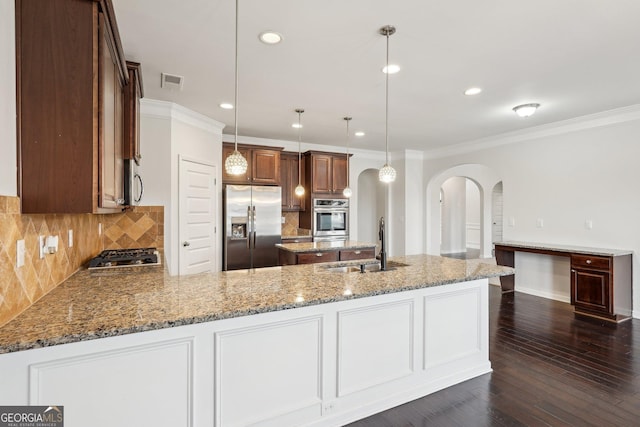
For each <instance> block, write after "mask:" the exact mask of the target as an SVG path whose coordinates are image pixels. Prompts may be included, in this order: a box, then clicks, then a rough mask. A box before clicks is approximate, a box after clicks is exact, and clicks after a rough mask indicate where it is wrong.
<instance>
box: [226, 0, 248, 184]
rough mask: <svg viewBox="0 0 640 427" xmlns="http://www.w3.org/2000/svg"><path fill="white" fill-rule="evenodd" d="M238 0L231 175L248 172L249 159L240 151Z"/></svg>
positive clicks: (229, 167) (228, 158)
mask: <svg viewBox="0 0 640 427" xmlns="http://www.w3.org/2000/svg"><path fill="white" fill-rule="evenodd" d="M238 10H239V9H238V0H236V39H235V98H234V104H233V105H234V107H235V108H234V118H233V122H234V123H233V125H234V126H233V127H234V128H235V139H234V143H235V149H234V150H233V153H231V155H230V156H229V157H227V158H226V159H225V161H224V170H225V171H226V172H227V174H229V175H243V174H245V173H247V167H248V166H249V165H248V163H247V159H245V158H244V156H243V155H242V154H240V152H239V151H238Z"/></svg>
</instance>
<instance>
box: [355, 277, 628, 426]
mask: <svg viewBox="0 0 640 427" xmlns="http://www.w3.org/2000/svg"><path fill="white" fill-rule="evenodd" d="M489 333H490V359H491V363H492V367H493V372H492V373H491V374H486V375H483V376H481V377H478V378H474V379H472V380H469V381H466V382H464V383H462V384H458V385H456V386H453V387H450V388H448V389H445V390H442V391H440V392H437V393H434V394H431V395H429V396H426V397H423V398H421V399H418V400H415V401H412V402H409V403H407V404H405V405H401V406H398V407H396V408H393V409H390V410H388V411H385V412H381V413H379V414H376V415H374V416H372V417H369V418H366V419H363V420H360V421H358V422H356V423H353V424H350V426H351V427H364V426H366V427H383V426H385V427H386V426H394V427H395V426H446V427H450V426H464V427H467V426H471V427H480V426H580V427H582V426H598V427H604V426H625V427H626V426H629V427H631V426H640V321H639V320H630V321H627V322H624V323H621V324H619V325H618V326H611V325H605V324H602V323H599V322H594V321H585V320H579V319H575V318H574V316H573V307H572V306H571V305H569V304H566V303H561V302H557V301H552V300H548V299H545V298H538V297H534V296H531V295H526V294H521V293H518V292H516V293H511V294H505V295H502V294H501V293H500V290H499V288H498V287H496V286H490V331H489Z"/></svg>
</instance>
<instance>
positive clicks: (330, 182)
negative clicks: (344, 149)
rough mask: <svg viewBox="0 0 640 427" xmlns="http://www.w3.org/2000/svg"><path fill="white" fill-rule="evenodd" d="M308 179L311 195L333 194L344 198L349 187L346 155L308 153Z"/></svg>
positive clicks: (306, 158)
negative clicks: (345, 190)
mask: <svg viewBox="0 0 640 427" xmlns="http://www.w3.org/2000/svg"><path fill="white" fill-rule="evenodd" d="M304 154H305V163H306V165H307V171H306V178H307V182H308V183H310V184H311V185H310V187H311V193H318V194H331V195H335V196H339V197H342V191H343V190H344V189H345V187H346V186H347V158H346V155H345V154H339V153H325V152H318V151H307V152H306V153H304Z"/></svg>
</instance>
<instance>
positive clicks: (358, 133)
mask: <svg viewBox="0 0 640 427" xmlns="http://www.w3.org/2000/svg"><path fill="white" fill-rule="evenodd" d="M354 135H355V136H364V132H362V131H361V130H359V131H358V132H356V133H354Z"/></svg>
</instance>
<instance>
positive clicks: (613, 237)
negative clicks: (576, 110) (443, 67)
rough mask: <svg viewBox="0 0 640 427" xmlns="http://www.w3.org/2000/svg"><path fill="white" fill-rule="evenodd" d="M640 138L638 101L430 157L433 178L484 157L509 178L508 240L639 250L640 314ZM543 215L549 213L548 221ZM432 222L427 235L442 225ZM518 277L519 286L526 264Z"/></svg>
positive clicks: (639, 307)
mask: <svg viewBox="0 0 640 427" xmlns="http://www.w3.org/2000/svg"><path fill="white" fill-rule="evenodd" d="M639 140H640V107H638V106H635V107H633V108H627V109H622V110H618V111H614V112H608V113H601V114H598V115H594V116H589V117H585V118H582V119H580V120H572V121H568V122H561V123H556V124H554V125H548V126H544V127H539V128H536V129H532V130H529V131H526V132H518V133H514V134H511V135H506V136H501V137H496V138H493V139H486V140H483V141H482V144H483V145H485V146H487V147H488V148H485V149H480V150H476V151H473V152H470V153H466V154H464V153H462V154H454V155H451V156H447V157H439V158H431V159H427V160H426V161H425V170H426V171H429V172H430V175H429V176H427V177H426V180H427V182H429V181H430V180H431V178H432V177H434V176H437V175H438V174H440V173H442V171H445V170H447V169H449V168H452V167H455V166H456V165H460V164H461V163H478V164H482V165H485V166H487V167H488V168H489V169H491V170H494V171H496V173H497V175H499V176H500V177H501V179H502V182H503V192H504V221H505V227H504V238H505V239H506V240H522V241H530V242H542V243H557V244H570V245H581V246H590V247H602V248H620V249H630V250H633V251H634V252H635V254H634V261H633V282H634V304H633V306H634V316H635V317H640V261H639V258H638V256H637V254H638V253H640V222H639V221H638V212H640V197H639V196H638V183H639V182H640V167H638V164H639V160H638V159H640V144H639V143H638V142H639ZM476 145H478V144H476ZM510 219H513V221H514V226H513V227H510V226H509V220H510ZM537 219H542V220H543V223H544V226H543V227H542V228H539V227H537V226H536V221H537ZM585 220H592V221H593V229H591V230H588V229H586V228H585ZM432 225H433V224H429V229H428V230H427V235H428V237H429V233H435V232H437V231H436V228H435V227H433V226H432ZM533 264H535V262H534V263H533ZM534 269H535V268H534ZM516 277H518V279H516V288H517V286H518V280H520V279H521V278H522V279H526V271H523V270H520V271H519V272H518V275H517V276H516ZM567 286H568V283H567Z"/></svg>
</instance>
